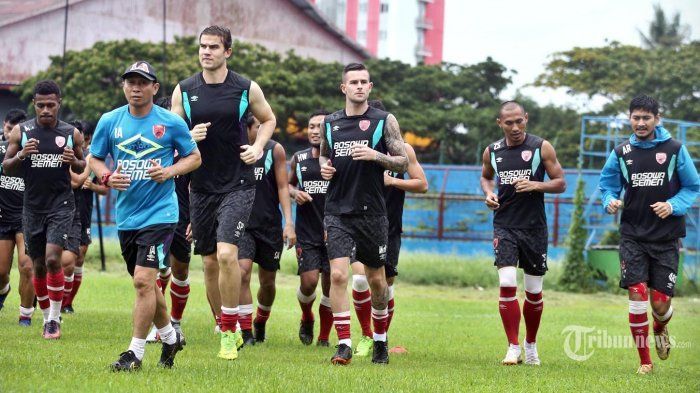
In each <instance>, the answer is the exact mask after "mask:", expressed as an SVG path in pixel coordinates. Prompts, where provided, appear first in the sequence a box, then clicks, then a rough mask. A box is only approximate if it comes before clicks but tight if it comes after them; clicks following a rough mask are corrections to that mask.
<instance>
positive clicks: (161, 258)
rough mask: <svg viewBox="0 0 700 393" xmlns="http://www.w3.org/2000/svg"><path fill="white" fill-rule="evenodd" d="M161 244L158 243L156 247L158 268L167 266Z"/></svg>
mask: <svg viewBox="0 0 700 393" xmlns="http://www.w3.org/2000/svg"><path fill="white" fill-rule="evenodd" d="M163 246H164V245H163V244H159V245H158V247H156V249H157V250H158V269H165V268H166V267H168V266H167V265H166V264H165V252H164V251H163Z"/></svg>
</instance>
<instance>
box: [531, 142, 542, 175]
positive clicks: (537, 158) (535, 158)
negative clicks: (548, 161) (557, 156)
mask: <svg viewBox="0 0 700 393" xmlns="http://www.w3.org/2000/svg"><path fill="white" fill-rule="evenodd" d="M541 161H542V159H541V157H540V149H536V150H535V154H534V156H533V157H532V175H533V176H534V175H535V172H537V168H539V166H540V162H541Z"/></svg>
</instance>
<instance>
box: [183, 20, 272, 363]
mask: <svg viewBox="0 0 700 393" xmlns="http://www.w3.org/2000/svg"><path fill="white" fill-rule="evenodd" d="M231 43H232V39H231V32H230V31H229V29H227V28H225V27H220V26H209V27H207V28H205V29H204V30H203V31H202V33H201V34H200V35H199V63H200V65H201V66H202V72H200V73H197V74H195V75H193V76H191V77H190V78H188V79H186V80H184V81H181V82H180V83H179V84H178V85H177V86H176V87H175V90H174V91H173V97H172V103H173V108H172V110H173V112H175V113H177V114H178V115H180V116H181V117H183V118H184V119H185V120H186V121H187V123H188V125H189V126H190V130H191V131H190V132H191V134H192V136H193V137H194V140H195V141H196V142H197V145H198V146H199V149H200V150H201V152H202V166H201V167H200V168H199V169H198V170H196V171H194V172H192V175H191V183H190V209H191V210H190V213H191V216H190V219H191V222H192V237H193V238H194V253H195V254H197V255H202V263H203V265H204V281H205V286H206V289H207V298H208V299H209V301H210V302H211V305H212V308H213V309H214V310H215V312H216V313H217V316H220V319H221V340H220V350H219V353H218V356H219V357H220V358H223V359H228V360H234V359H236V358H238V351H237V346H240V345H242V344H243V338H242V336H241V334H240V332H237V331H236V323H237V322H238V311H239V308H238V299H239V295H240V288H241V271H240V267H239V265H238V247H239V245H240V241H241V238H242V237H243V233H244V232H245V229H246V226H247V225H248V218H249V216H250V211H251V208H252V206H253V201H254V200H255V178H254V174H253V164H254V163H255V161H257V159H258V158H259V157H260V155H261V154H262V152H263V148H264V147H265V144H267V141H268V140H269V139H270V136H272V132H273V131H274V129H275V124H276V123H275V115H274V114H273V113H272V109H271V108H270V105H269V104H268V103H267V101H266V100H265V96H264V95H263V92H262V90H261V89H260V86H258V84H257V83H255V82H253V81H250V80H248V79H246V78H244V77H243V76H241V75H239V74H237V73H235V72H233V71H231V70H229V69H228V68H227V66H226V60H227V59H228V58H229V57H231V54H232V49H231ZM248 111H250V112H252V113H253V115H254V116H255V118H256V119H258V120H259V121H260V123H261V124H260V128H259V129H258V135H257V138H256V139H255V143H253V144H252V145H251V144H248V135H247V131H246V127H245V116H246V114H247V112H248Z"/></svg>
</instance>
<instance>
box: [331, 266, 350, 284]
mask: <svg viewBox="0 0 700 393" xmlns="http://www.w3.org/2000/svg"><path fill="white" fill-rule="evenodd" d="M331 283H332V284H333V285H334V286H338V285H340V286H345V285H347V284H348V272H347V270H343V269H331Z"/></svg>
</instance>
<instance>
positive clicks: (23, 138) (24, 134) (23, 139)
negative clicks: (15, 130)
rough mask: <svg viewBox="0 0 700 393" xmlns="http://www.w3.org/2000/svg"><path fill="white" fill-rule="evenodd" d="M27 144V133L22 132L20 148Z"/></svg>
mask: <svg viewBox="0 0 700 393" xmlns="http://www.w3.org/2000/svg"><path fill="white" fill-rule="evenodd" d="M26 144H27V133H26V132H23V133H22V147H24V145H26Z"/></svg>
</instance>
